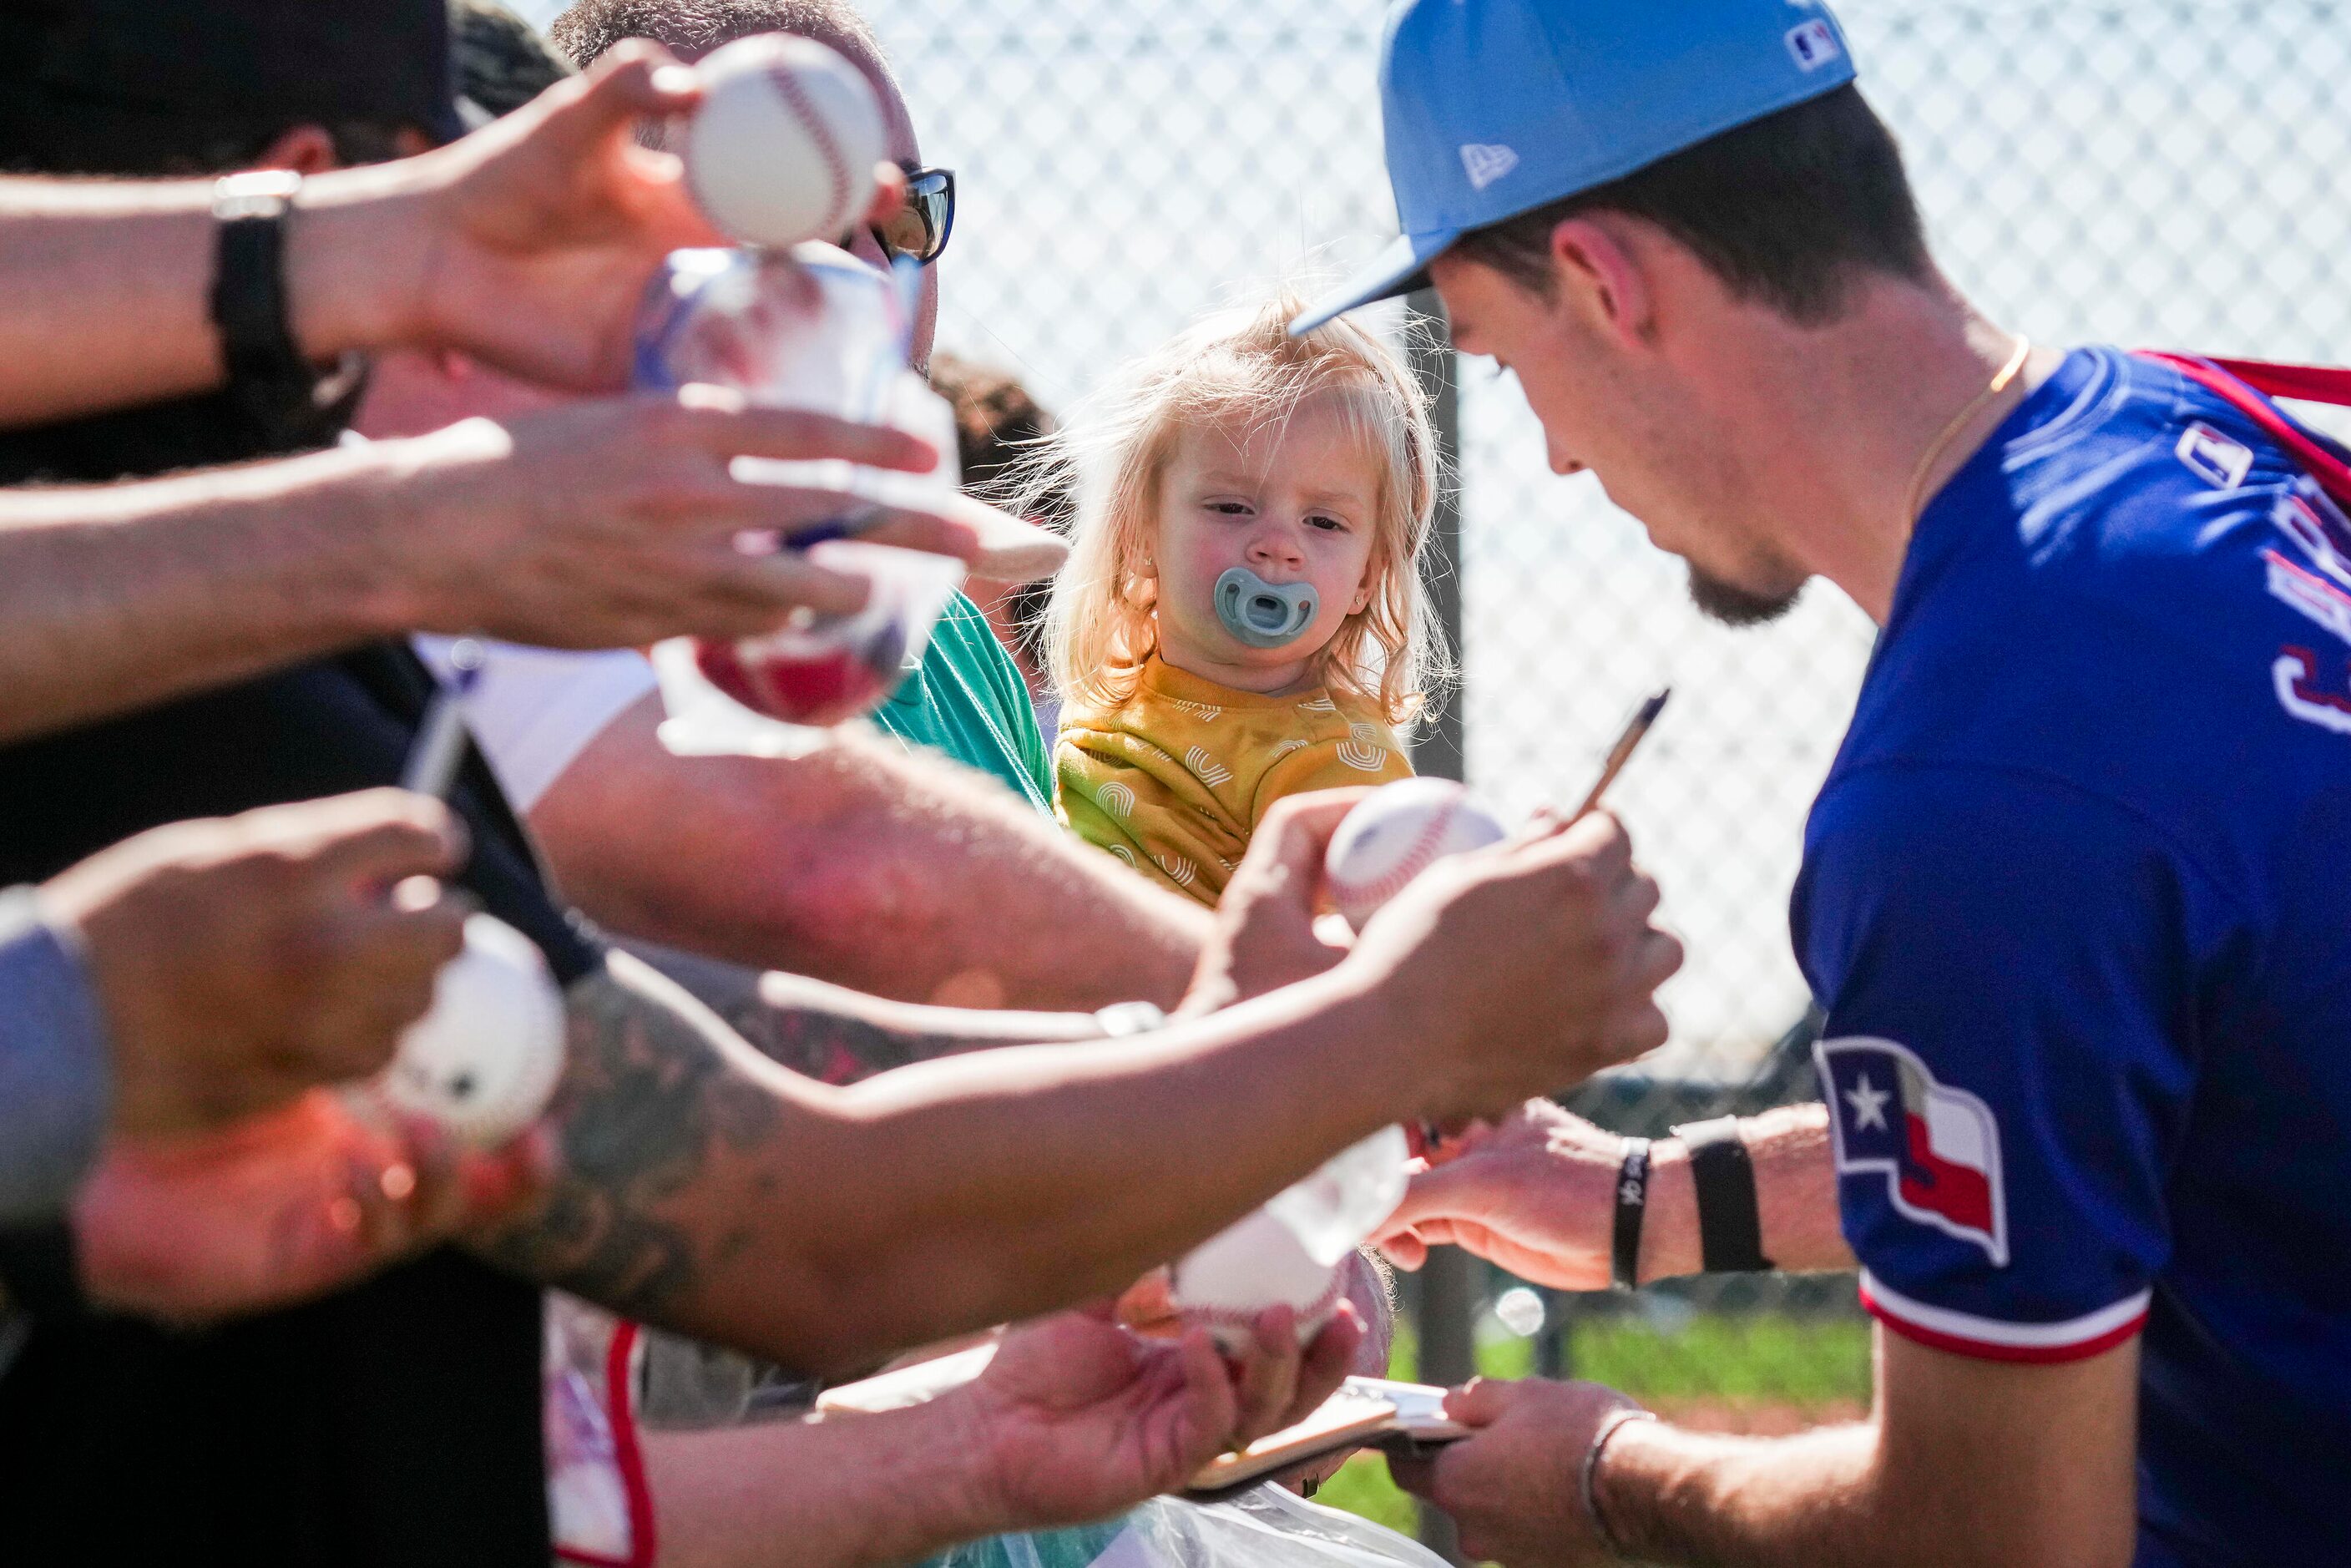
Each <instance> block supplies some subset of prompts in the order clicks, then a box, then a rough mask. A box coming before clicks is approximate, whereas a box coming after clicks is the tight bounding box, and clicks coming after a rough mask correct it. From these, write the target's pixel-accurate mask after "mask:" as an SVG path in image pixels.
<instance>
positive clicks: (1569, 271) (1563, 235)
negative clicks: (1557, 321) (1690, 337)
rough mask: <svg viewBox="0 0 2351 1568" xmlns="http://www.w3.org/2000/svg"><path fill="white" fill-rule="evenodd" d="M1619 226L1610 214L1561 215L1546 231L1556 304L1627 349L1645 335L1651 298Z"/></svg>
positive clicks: (1651, 322) (1652, 321)
mask: <svg viewBox="0 0 2351 1568" xmlns="http://www.w3.org/2000/svg"><path fill="white" fill-rule="evenodd" d="M1624 225H1625V221H1624V220H1622V219H1620V218H1618V217H1617V216H1616V214H1611V213H1593V214H1589V215H1587V216H1584V217H1576V218H1567V219H1564V220H1562V222H1561V223H1559V224H1558V225H1555V226H1554V227H1553V228H1552V231H1551V259H1552V272H1553V274H1554V276H1555V277H1557V278H1558V280H1559V287H1560V292H1561V295H1562V303H1563V304H1565V305H1567V306H1568V307H1569V308H1573V309H1576V310H1577V311H1579V312H1580V313H1581V314H1583V316H1584V318H1585V319H1586V322H1587V324H1588V325H1589V326H1590V327H1591V328H1592V329H1593V330H1594V331H1596V332H1598V333H1600V334H1601V335H1602V336H1604V337H1606V338H1610V339H1614V340H1616V341H1617V342H1618V343H1620V344H1621V345H1622V346H1624V347H1625V348H1628V349H1630V348H1635V347H1637V346H1638V345H1640V344H1642V343H1645V342H1646V341H1647V340H1648V338H1649V334H1650V330H1651V329H1652V328H1653V327H1654V326H1655V325H1656V307H1657V300H1656V291H1655V290H1654V289H1653V288H1652V287H1650V283H1649V275H1648V270H1647V268H1646V267H1644V266H1643V265H1642V261H1641V257H1640V255H1639V252H1638V251H1637V250H1636V248H1635V246H1632V245H1631V244H1630V243H1628V241H1629V239H1630V235H1626V234H1625V233H1624V232H1623V231H1624Z"/></svg>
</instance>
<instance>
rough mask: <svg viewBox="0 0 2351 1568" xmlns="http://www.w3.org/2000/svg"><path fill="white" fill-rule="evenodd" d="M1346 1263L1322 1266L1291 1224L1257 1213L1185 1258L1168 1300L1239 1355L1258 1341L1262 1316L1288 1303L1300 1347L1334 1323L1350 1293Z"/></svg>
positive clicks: (1173, 1278) (1223, 1347)
mask: <svg viewBox="0 0 2351 1568" xmlns="http://www.w3.org/2000/svg"><path fill="white" fill-rule="evenodd" d="M1341 1267H1342V1265H1341V1264H1338V1263H1327V1264H1326V1263H1317V1262H1316V1261H1315V1260H1313V1259H1312V1258H1311V1256H1309V1255H1308V1253H1307V1250H1306V1249H1305V1247H1304V1246H1303V1245H1302V1244H1301V1242H1300V1241H1299V1239H1298V1238H1297V1236H1296V1235H1295V1234H1294V1233H1292V1232H1291V1230H1290V1227H1288V1226H1287V1225H1284V1224H1283V1223H1282V1222H1281V1221H1280V1220H1279V1219H1276V1218H1274V1217H1273V1216H1272V1215H1270V1214H1269V1213H1267V1212H1266V1211H1265V1210H1264V1209H1262V1208H1259V1209H1254V1210H1252V1211H1251V1212H1250V1213H1249V1214H1248V1215H1247V1216H1245V1217H1244V1218H1241V1219H1240V1220H1238V1222H1236V1223H1235V1224H1233V1225H1231V1226H1228V1227H1227V1228H1225V1229H1223V1230H1220V1231H1218V1232H1217V1234H1216V1235H1214V1236H1211V1237H1209V1238H1208V1239H1207V1240H1206V1241H1203V1242H1201V1243H1200V1245H1198V1246H1197V1247H1195V1248H1194V1249H1192V1250H1191V1251H1189V1252H1187V1253H1186V1254H1185V1255H1184V1258H1183V1260H1182V1261H1181V1262H1179V1263H1177V1264H1176V1265H1175V1270H1173V1272H1172V1274H1171V1276H1170V1278H1169V1281H1168V1299H1169V1301H1171V1302H1172V1303H1173V1304H1174V1306H1175V1310H1176V1312H1177V1314H1178V1315H1179V1316H1180V1317H1181V1318H1182V1319H1183V1321H1184V1322H1186V1323H1187V1324H1190V1323H1196V1324H1198V1325H1200V1326H1201V1327H1203V1328H1205V1329H1207V1331H1208V1333H1209V1336H1210V1337H1211V1338H1213V1339H1214V1340H1215V1341H1216V1342H1217V1348H1218V1349H1219V1350H1222V1351H1223V1352H1224V1353H1225V1354H1228V1355H1238V1354H1240V1352H1241V1351H1242V1350H1243V1349H1245V1348H1247V1346H1248V1345H1249V1343H1251V1341H1252V1339H1253V1336H1254V1333H1255V1331H1254V1328H1253V1325H1254V1324H1255V1322H1257V1315H1258V1313H1259V1312H1263V1311H1265V1310H1266V1309H1267V1308H1268V1307H1276V1306H1287V1307H1290V1309H1291V1310H1293V1311H1294V1312H1297V1314H1298V1343H1301V1344H1303V1343H1306V1342H1307V1341H1309V1340H1311V1339H1312V1338H1313V1337H1314V1336H1315V1335H1316V1334H1317V1333H1321V1332H1322V1325H1323V1324H1324V1323H1327V1322H1330V1321H1331V1314H1332V1312H1336V1311H1337V1310H1338V1308H1339V1298H1340V1297H1341V1296H1342V1295H1343V1294H1344V1293H1345V1288H1346V1282H1345V1281H1344V1280H1343V1278H1342V1276H1341V1273H1340V1270H1341Z"/></svg>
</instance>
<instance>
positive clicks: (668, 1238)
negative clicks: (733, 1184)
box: [487, 954, 780, 1317]
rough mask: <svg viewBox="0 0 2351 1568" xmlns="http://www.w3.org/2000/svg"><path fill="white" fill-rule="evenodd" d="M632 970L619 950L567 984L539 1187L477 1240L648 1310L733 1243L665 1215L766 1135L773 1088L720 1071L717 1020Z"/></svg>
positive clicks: (518, 1262) (499, 1256)
mask: <svg viewBox="0 0 2351 1568" xmlns="http://www.w3.org/2000/svg"><path fill="white" fill-rule="evenodd" d="M631 969H632V966H631V963H630V960H629V958H628V957H627V956H626V955H624V954H623V955H616V956H614V958H613V959H612V960H611V967H610V968H608V969H607V970H605V971H604V972H602V973H600V974H597V975H593V976H590V977H588V978H585V979H582V980H580V981H578V982H577V983H575V984H574V985H573V986H572V987H571V988H570V990H569V992H568V993H567V995H566V997H565V1007H566V1010H567V1012H568V1014H569V1020H570V1032H569V1046H570V1061H569V1064H568V1065H567V1067H566V1069H565V1071H564V1080H563V1086H562V1088H561V1090H560V1091H559V1092H558V1094H557V1097H556V1101H555V1103H554V1105H553V1106H552V1107H550V1110H549V1117H550V1120H551V1121H552V1123H553V1124H554V1125H555V1127H556V1129H557V1148H556V1161H555V1165H556V1170H555V1173H554V1176H553V1179H552V1181H551V1183H550V1186H549V1193H548V1196H547V1197H546V1199H545V1200H544V1201H543V1203H542V1204H541V1205H540V1207H539V1208H538V1212H537V1213H536V1214H534V1215H533V1216H531V1217H530V1218H528V1219H527V1220H525V1221H523V1222H522V1223H520V1224H518V1225H516V1226H513V1227H510V1228H507V1229H506V1230H505V1231H504V1232H503V1233H501V1234H499V1235H497V1236H496V1237H495V1238H493V1239H490V1240H489V1242H488V1243H487V1246H488V1250H489V1251H490V1253H491V1255H492V1256H493V1257H495V1258H496V1260H498V1261H499V1262H501V1263H503V1264H505V1265H506V1266H507V1267H508V1268H511V1269H513V1270H517V1272H520V1273H523V1274H526V1275H528V1276H530V1277H531V1278H533V1279H537V1280H541V1281H546V1282H547V1283H549V1284H554V1285H559V1286H561V1287H562V1288H563V1289H565V1290H568V1291H572V1292H574V1293H575V1294H578V1295H581V1296H585V1297H587V1298H589V1299H590V1300H591V1301H601V1302H602V1303H603V1304H605V1305H606V1306H609V1307H612V1308H614V1309H616V1310H618V1311H621V1312H627V1313H630V1314H631V1315H632V1316H638V1317H653V1316H658V1315H659V1314H660V1312H661V1311H662V1309H663V1308H664V1306H665V1305H666V1304H668V1303H670V1302H672V1301H676V1300H677V1299H679V1298H680V1297H681V1296H683V1295H684V1294H686V1293H688V1292H690V1291H692V1290H693V1289H694V1288H695V1284H696V1283H697V1281H699V1279H700V1277H701V1274H702V1272H703V1270H704V1268H705V1266H706V1265H707V1264H708V1263H709V1262H710V1261H711V1260H713V1259H714V1258H723V1257H725V1256H726V1255H727V1254H728V1253H729V1252H730V1251H731V1250H733V1249H737V1248H739V1247H740V1245H741V1244H742V1240H743V1238H741V1237H739V1236H737V1235H734V1234H732V1233H730V1232H727V1231H725V1230H719V1231H717V1232H716V1233H714V1232H713V1228H711V1227H709V1226H707V1225H701V1226H696V1225H691V1224H688V1223H685V1222H684V1220H683V1219H682V1218H681V1217H680V1216H679V1215H677V1214H675V1213H672V1212H665V1211H667V1210H668V1209H669V1208H670V1207H671V1206H672V1205H673V1204H674V1201H675V1200H676V1199H677V1198H678V1197H680V1196H681V1195H683V1194H684V1193H685V1192H686V1191H687V1190H688V1189H689V1188H691V1187H692V1186H694V1185H695V1182H697V1181H698V1180H699V1179H701V1177H702V1176H703V1175H704V1172H705V1168H706V1167H707V1166H708V1165H709V1163H710V1161H711V1159H712V1158H713V1156H714V1155H716V1154H718V1153H720V1152H721V1151H722V1150H726V1151H734V1152H738V1153H739V1152H744V1151H748V1150H751V1149H754V1148H756V1147H758V1146H759V1145H762V1144H763V1143H765V1142H766V1141H767V1140H768V1139H769V1138H770V1137H771V1136H772V1135H773V1134H774V1133H775V1130H776V1127H777V1124H778V1121H779V1119H780V1112H779V1109H778V1104H777V1103H776V1100H775V1099H774V1096H773V1094H772V1092H770V1091H768V1089H766V1088H763V1087H762V1086H760V1085H759V1084H758V1083H755V1082H750V1081H748V1080H747V1079H746V1078H744V1077H743V1076H742V1074H741V1073H740V1072H738V1071H734V1070H732V1069H731V1068H730V1066H729V1064H728V1062H727V1060H726V1045H725V1043H724V1040H723V1036H724V1030H722V1029H721V1028H720V1027H719V1026H718V1025H717V1023H716V1020H714V1019H711V1018H710V1017H709V1016H708V1015H707V1014H705V1013H703V1012H702V1011H701V1009H698V1008H695V1006H694V1005H693V1003H692V1002H691V1001H690V1000H688V999H686V998H682V997H678V996H675V995H674V993H673V994H670V995H664V994H663V993H664V992H665V991H667V990H668V988H667V987H666V986H664V984H663V982H662V981H661V978H660V977H658V976H656V975H652V974H650V973H647V972H646V971H645V970H644V969H643V967H641V966H638V967H634V972H633V973H632V972H631ZM738 1049H739V1048H738Z"/></svg>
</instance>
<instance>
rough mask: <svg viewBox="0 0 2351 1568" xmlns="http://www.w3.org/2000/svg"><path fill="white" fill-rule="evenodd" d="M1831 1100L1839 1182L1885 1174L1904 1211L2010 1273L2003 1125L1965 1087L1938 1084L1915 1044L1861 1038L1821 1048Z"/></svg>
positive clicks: (1817, 1056)
mask: <svg viewBox="0 0 2351 1568" xmlns="http://www.w3.org/2000/svg"><path fill="white" fill-rule="evenodd" d="M1813 1060H1814V1061H1817V1062H1818V1063H1819V1064H1820V1070H1821V1082H1822V1086H1823V1091H1824V1092H1826V1094H1827V1096H1828V1103H1829V1109H1830V1112H1831V1115H1830V1117H1829V1129H1830V1133H1831V1135H1832V1138H1833V1140H1834V1146H1835V1150H1836V1168H1837V1175H1838V1176H1840V1177H1842V1176H1870V1175H1881V1174H1882V1175H1883V1176H1885V1178H1886V1196H1887V1197H1888V1198H1889V1199H1891V1200H1892V1202H1893V1205H1894V1208H1895V1212H1896V1213H1897V1214H1900V1215H1901V1216H1903V1218H1907V1219H1914V1220H1917V1222H1918V1223H1920V1224H1922V1225H1929V1226H1932V1227H1934V1228H1936V1229H1938V1230H1940V1231H1941V1232H1943V1234H1945V1235H1946V1236H1949V1237H1953V1238H1955V1239H1959V1240H1961V1241H1968V1242H1972V1243H1973V1244H1975V1245H1976V1246H1978V1247H1980V1248H1982V1249H1983V1250H1984V1255H1985V1256H1986V1257H1988V1258H1990V1259H1991V1263H1992V1267H1994V1268H1996V1269H2004V1268H2006V1267H2007V1266H2008V1197H2007V1194H2006V1192H2005V1191H2004V1190H2003V1189H2002V1187H2001V1176H2000V1122H1999V1120H1998V1118H1996V1117H1995V1116H1993V1114H1992V1113H1991V1106H1989V1105H1987V1104H1985V1103H1983V1102H1982V1101H1981V1100H1980V1099H1978V1098H1977V1097H1976V1096H1974V1095H1973V1094H1970V1093H1969V1092H1967V1091H1966V1090H1964V1089H1952V1088H1948V1087H1946V1086H1945V1085H1943V1084H1941V1083H1938V1082H1936V1081H1935V1075H1934V1073H1933V1072H1931V1071H1928V1067H1927V1064H1926V1063H1925V1062H1923V1061H1919V1060H1918V1058H1917V1055H1916V1054H1914V1053H1913V1052H1912V1051H1910V1049H1909V1048H1908V1047H1907V1046H1904V1045H1899V1044H1896V1042H1895V1041H1893V1040H1872V1039H1869V1038H1867V1037H1864V1036H1856V1037H1854V1038H1852V1039H1847V1040H1822V1041H1820V1042H1819V1043H1818V1044H1816V1045H1814V1046H1813Z"/></svg>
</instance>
